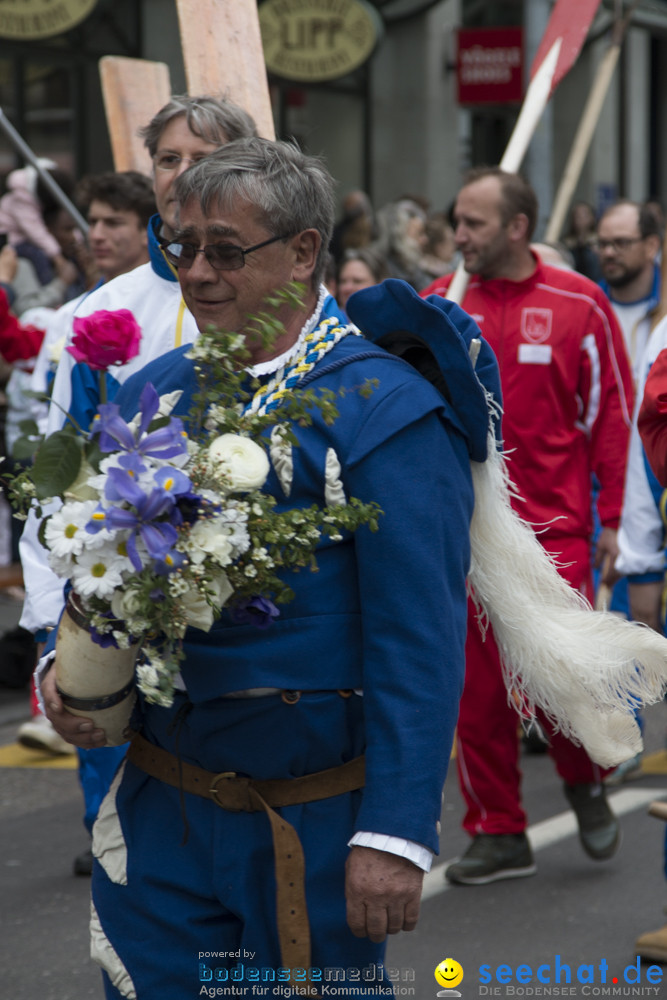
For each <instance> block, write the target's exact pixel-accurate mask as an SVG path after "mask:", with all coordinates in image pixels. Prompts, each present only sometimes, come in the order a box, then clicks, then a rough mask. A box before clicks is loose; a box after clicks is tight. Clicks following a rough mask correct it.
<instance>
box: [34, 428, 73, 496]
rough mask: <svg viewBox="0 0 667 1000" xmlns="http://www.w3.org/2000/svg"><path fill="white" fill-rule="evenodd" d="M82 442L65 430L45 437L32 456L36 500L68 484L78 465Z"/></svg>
mask: <svg viewBox="0 0 667 1000" xmlns="http://www.w3.org/2000/svg"><path fill="white" fill-rule="evenodd" d="M81 457H82V442H81V440H80V439H79V438H76V437H72V435H71V433H68V432H67V431H56V432H55V434H51V435H50V436H49V437H47V438H46V440H45V441H44V444H43V445H42V447H41V448H40V449H39V451H38V452H37V455H36V456H35V464H34V467H33V482H34V484H35V492H36V494H37V498H38V499H39V500H45V499H46V498H47V497H53V496H58V495H60V494H63V493H64V492H65V490H66V489H67V488H68V487H69V486H71V484H72V483H73V482H74V480H75V479H76V477H77V476H78V474H79V469H80V468H81Z"/></svg>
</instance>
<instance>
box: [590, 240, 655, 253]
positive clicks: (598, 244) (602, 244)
mask: <svg viewBox="0 0 667 1000" xmlns="http://www.w3.org/2000/svg"><path fill="white" fill-rule="evenodd" d="M643 239H644V237H643V236H619V237H618V239H616V240H596V241H595V249H596V250H597V252H598V253H602V252H603V251H604V250H613V251H614V252H615V253H623V252H624V251H625V250H629V249H630V247H631V246H632V244H633V243H641V242H642V240H643Z"/></svg>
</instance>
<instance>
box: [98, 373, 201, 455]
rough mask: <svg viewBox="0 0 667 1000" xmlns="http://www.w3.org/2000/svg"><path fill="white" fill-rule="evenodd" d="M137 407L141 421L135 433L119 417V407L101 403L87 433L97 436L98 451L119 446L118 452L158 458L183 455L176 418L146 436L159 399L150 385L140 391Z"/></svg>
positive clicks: (183, 442)
mask: <svg viewBox="0 0 667 1000" xmlns="http://www.w3.org/2000/svg"><path fill="white" fill-rule="evenodd" d="M139 405H140V412H141V420H140V421H139V428H138V430H137V431H136V432H135V431H134V430H133V429H132V428H131V427H130V425H129V424H128V423H126V422H125V421H124V420H123V418H122V417H121V416H120V407H119V406H118V405H117V404H116V403H103V404H102V405H101V406H99V407H98V408H97V416H96V417H95V420H94V423H93V427H92V430H91V434H99V436H100V437H99V444H100V450H101V451H103V452H110V451H117V450H118V446H119V445H120V448H121V450H122V451H126V452H131V453H136V454H138V455H142V456H143V455H146V456H150V457H151V458H161V459H167V458H175V457H176V455H183V454H186V453H187V440H186V436H185V432H184V430H183V421H182V420H180V419H179V418H178V417H170V419H169V422H168V423H167V424H166V425H165V426H164V427H160V428H158V429H157V430H155V431H151V432H150V434H149V433H147V431H148V428H149V427H150V425H151V421H152V420H153V418H154V416H155V415H156V413H157V411H158V409H159V406H160V397H159V396H158V394H157V392H156V390H155V387H154V386H153V385H152V384H151V383H150V382H147V383H146V385H145V386H144V388H143V390H142V392H141V396H140V398H139Z"/></svg>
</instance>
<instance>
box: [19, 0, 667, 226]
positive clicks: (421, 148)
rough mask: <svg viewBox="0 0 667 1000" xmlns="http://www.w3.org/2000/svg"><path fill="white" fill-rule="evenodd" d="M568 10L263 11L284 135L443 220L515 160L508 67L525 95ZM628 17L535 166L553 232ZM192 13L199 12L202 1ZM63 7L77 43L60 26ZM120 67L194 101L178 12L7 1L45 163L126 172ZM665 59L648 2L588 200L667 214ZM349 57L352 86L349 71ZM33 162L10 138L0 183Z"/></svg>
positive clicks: (161, 3)
mask: <svg viewBox="0 0 667 1000" xmlns="http://www.w3.org/2000/svg"><path fill="white" fill-rule="evenodd" d="M552 6H553V4H552V2H551V0H497V2H496V0H436V2H434V0H375V2H373V3H371V2H370V0H262V2H260V4H259V12H260V18H261V19H262V21H263V22H266V21H267V18H269V14H270V18H269V27H268V28H267V27H266V24H265V25H264V30H265V32H266V31H268V32H269V33H270V34H271V33H272V34H271V38H269V35H268V34H267V35H265V48H266V50H267V53H268V47H269V41H271V44H274V43H275V44H276V45H282V46H283V52H282V55H278V57H277V58H278V61H279V66H280V67H281V71H280V72H276V71H275V70H272V71H270V72H269V83H270V89H271V97H272V106H273V110H274V119H275V124H276V132H277V134H278V135H279V136H281V137H289V136H293V137H295V138H296V139H297V140H298V141H299V142H300V143H301V144H302V146H303V147H304V148H305V149H307V150H308V151H309V152H313V153H321V154H323V155H324V156H325V158H326V159H327V161H328V163H329V165H330V168H331V170H332V172H333V174H334V176H335V177H336V178H337V180H338V182H339V191H340V195H341V197H342V196H343V195H344V194H345V193H346V192H347V191H349V190H352V189H356V188H361V189H364V190H366V191H368V192H369V194H370V195H371V197H372V199H373V201H374V203H375V204H376V205H378V206H379V205H381V204H383V203H385V202H387V201H389V200H392V199H394V198H396V197H399V196H401V195H404V194H418V195H421V196H423V197H425V198H427V199H428V200H429V202H430V204H431V206H432V207H433V208H434V209H443V208H446V207H447V206H448V205H449V204H450V203H451V201H452V199H453V198H454V196H455V194H456V191H457V189H458V186H459V184H460V180H461V177H462V174H463V172H464V171H465V169H466V168H467V167H469V166H472V165H476V164H479V163H493V162H498V161H499V159H500V157H501V155H502V152H503V149H504V147H505V144H506V142H507V139H508V137H509V135H510V133H511V130H512V127H513V125H514V122H515V120H516V117H517V114H518V111H519V107H520V100H519V99H517V95H516V94H515V95H514V96H512V94H511V93H510V94H508V93H505V92H504V91H503V88H502V87H501V86H500V85H499V81H500V78H501V76H502V75H503V73H504V70H505V67H504V66H501V69H500V70H499V69H498V66H497V65H495V68H494V66H493V65H492V64H491V63H492V61H493V60H494V59H496V60H498V59H500V60H501V61H502V60H505V62H507V63H508V62H511V63H512V66H513V69H512V72H513V74H514V77H515V76H516V58H517V56H516V52H517V51H520V60H521V63H522V67H523V88H524V90H525V84H526V82H527V80H528V78H529V67H530V65H531V63H532V58H533V55H534V53H535V51H536V49H537V46H538V44H539V41H540V38H541V37H542V33H543V31H544V27H545V25H546V23H547V20H548V18H549V15H550V13H551V10H552ZM622 6H623V7H627V6H629V5H628V4H623V5H622ZM618 7H619V5H618V4H617V3H616V2H614V0H603V2H602V3H601V6H600V9H599V11H598V14H597V15H596V19H595V21H594V24H593V27H592V29H591V32H590V34H589V37H588V39H587V42H586V44H585V46H584V49H583V50H582V53H581V56H580V58H579V60H578V61H577V64H576V65H575V67H574V69H573V70H572V71H571V72H570V74H569V75H568V76H567V77H566V78H565V80H564V81H563V82H562V83H561V85H560V87H559V88H558V90H557V92H556V94H555V96H554V98H553V100H552V102H551V103H550V105H549V107H548V109H547V112H546V113H545V115H544V117H543V119H542V121H541V123H540V125H539V127H538V129H537V132H536V134H535V137H534V139H533V141H532V143H531V146H530V149H529V151H528V154H527V156H526V160H525V162H524V167H523V169H524V172H525V173H526V174H527V176H528V177H529V179H530V180H531V181H532V183H533V184H534V186H535V187H536V189H537V191H538V194H539V198H540V204H541V212H542V219H541V221H542V223H544V222H545V221H546V219H548V217H549V213H550V209H551V205H552V203H553V198H554V195H555V192H556V190H557V187H558V183H559V180H560V177H561V175H562V173H563V169H564V166H565V163H566V160H567V156H568V153H569V150H570V147H571V144H572V140H573V138H574V135H575V131H576V128H577V125H578V123H579V119H580V116H581V111H582V109H583V106H584V103H585V99H586V95H587V94H588V92H589V90H590V87H591V85H592V82H593V79H594V76H595V72H596V69H597V67H598V65H599V63H600V60H601V58H602V56H603V55H604V52H605V51H606V49H607V47H608V45H609V43H610V33H611V27H612V24H613V18H614V14H615V12H617V8H618ZM192 8H193V16H196V11H197V0H192ZM262 8H265V10H264V11H262ZM364 8H365V10H364ZM61 9H62V15H61V16H62V19H63V20H62V24H63V25H64V30H60V27H59V22H58V18H57V17H56V10H58V11H60V10H61ZM47 15H48V17H49V18H50V19H51V20H50V22H49V21H47ZM21 17H22V18H23V21H21V20H20V18H21ZM31 18H32V20H31ZM67 18H69V21H68V20H67ZM371 23H372V25H373V28H372V29H371V28H369V24H371ZM461 29H465V30H466V31H467V32H475V31H476V32H483V33H484V34H483V35H480V36H479V37H480V38H483V39H487V42H485V43H484V44H483V45H477V47H475V45H476V43H475V37H476V36H475V35H469V36H468V38H472V42H471V48H470V49H469V50H468V55H467V56H466V58H467V60H468V63H467V65H468V66H471V67H472V69H470V70H469V72H468V75H467V77H466V80H467V82H470V81H471V80H472V82H473V83H474V82H475V81H480V80H481V81H483V79H484V78H485V77H487V78H488V79H487V82H489V83H490V86H487V88H486V91H485V92H484V93H482V95H481V96H482V99H481V100H477V99H476V98H475V95H474V92H473V94H472V99H471V96H470V93H468V94H467V97H466V99H465V100H462V99H461V97H462V93H461V87H462V83H465V82H466V81H463V80H462V73H461V70H462V67H461V59H460V58H459V43H460V41H461V39H460V36H459V32H460V31H461ZM371 30H373V31H375V37H374V39H373V43H372V45H370V47H369V44H368V32H369V31H371ZM54 31H55V32H56V33H54ZM507 31H510V32H511V34H509V35H505V34H503V32H507ZM36 32H37V37H36ZM39 32H42V34H39ZM44 32H45V33H44ZM517 32H518V35H519V38H520V42H519V43H517V44H519V45H520V49H519V50H517V48H516V44H515V42H512V45H511V46H509V47H508V46H505V48H504V49H503V54H500V55H498V45H497V44H496V43H495V41H494V36H497V37H498V38H500V39H501V40H502V39H503V38H506V37H507V38H510V37H511V38H513V39H515V41H516V37H517ZM489 38H490V39H491V41H490V42H489V41H488V40H489ZM487 43H488V44H487ZM498 44H500V43H498ZM503 44H504V43H503ZM336 46H337V47H336ZM364 47H365V49H364ZM334 50H335V53H334ZM366 50H368V51H366ZM494 50H495V52H494ZM325 51H326V52H327V53H334V55H332V56H331V58H328V60H327V61H326V63H325V61H324V60H323V59H321V60H320V62H321V63H322V65H321V66H319V67H318V66H316V65H315V62H316V61H317V60H316V59H315V55H314V54H315V53H316V52H318V53H319V54H320V56H321V55H322V53H323V52H325ZM490 52H491V54H489V53H490ZM508 53H509V55H508ZM109 54H116V55H125V56H132V57H137V58H145V59H150V60H154V61H159V62H165V63H166V64H167V65H168V66H169V70H170V77H171V88H172V92H174V93H182V92H183V91H184V90H185V74H184V69H183V61H182V57H181V52H180V40H179V30H178V19H177V14H176V9H175V2H174V0H21V3H20V4H19V3H18V0H0V109H1V110H2V111H3V112H4V115H5V116H6V117H7V118H8V119H9V120H10V121H11V122H12V124H13V125H14V126H15V127H16V128H17V129H18V131H19V132H20V134H21V135H22V136H23V138H24V139H25V140H26V141H27V143H28V144H29V146H30V147H31V148H32V150H33V151H34V152H35V153H36V154H37V155H39V156H45V157H49V158H51V159H53V160H54V161H55V162H57V163H58V165H59V166H62V167H64V168H65V169H68V170H70V171H71V172H72V173H73V174H74V175H75V176H81V175H82V174H84V173H90V172H98V171H101V170H106V169H110V168H111V167H112V158H111V150H110V145H109V140H108V136H107V132H106V124H105V118H104V109H103V102H102V94H101V88H100V82H99V69H98V64H99V59H100V57H101V56H104V55H109ZM666 56H667V3H665V2H663V0H640V3H639V5H638V6H637V8H636V9H635V10H634V12H633V15H632V23H631V27H630V28H629V30H628V33H627V35H626V39H625V42H624V45H623V49H622V54H621V58H620V62H619V65H618V67H617V70H616V72H615V75H614V78H613V81H612V84H611V87H610V90H609V93H608V95H607V98H606V100H605V103H604V107H603V110H602V115H601V118H600V121H599V123H598V126H597V129H596V132H595V135H594V138H593V141H592V144H591V148H590V151H589V153H588V155H587V157H586V161H585V164H584V168H583V171H582V175H581V178H580V180H579V182H578V185H577V189H576V192H575V197H576V198H581V199H584V200H587V201H589V202H591V203H592V204H593V205H594V206H595V207H596V208H597V209H600V208H601V207H603V206H604V205H605V204H606V203H607V202H608V201H609V200H610V199H612V198H614V197H616V196H619V195H623V196H627V197H631V198H635V199H648V198H656V199H658V200H660V201H661V202H662V203H663V204H665V202H667V138H666V137H667V128H665V127H664V125H665V124H666V123H665V122H664V121H663V119H664V118H665V116H667V108H665V106H664V104H665V102H663V101H662V100H661V99H660V98H661V95H662V94H663V93H664V92H665V89H664V87H663V77H664V75H665V74H666V73H667V58H666ZM288 57H289V58H288ZM296 57H298V58H296ZM311 57H312V58H311ZM361 57H363V61H361V62H360V63H359V64H358V65H352V67H351V68H350V67H349V60H350V59H351V60H352V62H354V59H355V58H357V59H358V58H361ZM267 59H268V55H267ZM289 59H292V61H296V62H298V63H300V65H301V66H302V67H303V66H305V67H306V71H305V74H304V77H305V78H302V79H299V78H294V77H289V78H288V77H287V76H283V75H281V74H282V73H283V72H286V71H287V70H286V69H285V67H286V66H287V63H288V61H289ZM281 60H282V61H281ZM336 60H339V61H340V66H341V72H342V75H335V63H336ZM346 60H348V63H346ZM323 66H324V69H322V67H323ZM332 67H333V68H332ZM480 67H481V68H480ZM501 71H502V72H501ZM290 72H291V71H290ZM298 72H299V71H298V69H297V75H298ZM318 72H320V77H318ZM322 72H324V73H325V76H326V74H327V73H328V74H329V76H328V77H327V78H321V73H322ZM332 74H334V75H332ZM494 74H495V75H494ZM520 82H521V81H520ZM464 90H465V87H464ZM473 90H474V88H473ZM519 96H520V95H519ZM20 162H21V160H20V157H17V154H16V152H15V150H14V148H13V146H12V144H11V142H9V140H7V139H6V138H5V136H4V135H3V134H0V173H1V174H2V175H4V174H6V173H7V172H8V171H9V170H10V169H12V168H13V167H14V166H16V165H18V164H19V163H20Z"/></svg>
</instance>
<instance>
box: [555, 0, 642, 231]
mask: <svg viewBox="0 0 667 1000" xmlns="http://www.w3.org/2000/svg"><path fill="white" fill-rule="evenodd" d="M638 2H639V0H633V3H632V4H631V5H630V8H629V10H628V11H627V13H626V15H625V17H624V18H623V19H621V18H617V20H616V22H615V24H614V30H613V34H612V41H611V45H610V46H609V48H608V49H607V51H606V52H605V54H604V57H603V59H602V61H601V62H600V65H599V66H598V68H597V72H596V74H595V79H594V80H593V86H592V87H591V89H590V92H589V94H588V97H587V99H586V104H585V105H584V111H583V114H582V116H581V120H580V122H579V127H578V128H577V132H576V135H575V137H574V142H573V143H572V149H571V150H570V155H569V157H568V160H567V163H566V165H565V170H564V171H563V176H562V178H561V182H560V184H559V186H558V191H557V193H556V199H555V201H554V205H553V208H552V210H551V218H550V219H549V224H548V226H547V229H546V232H545V234H544V240H545V242H546V243H553V242H554V241H555V240H557V239H558V238H559V237H560V234H561V231H562V229H563V226H564V224H565V216H566V214H567V210H568V208H569V207H570V202H571V201H572V196H573V194H574V191H575V188H576V186H577V184H578V183H579V178H580V177H581V171H582V169H583V166H584V162H585V160H586V156H587V155H588V150H589V149H590V145H591V142H592V140H593V135H594V133H595V129H596V127H597V123H598V121H599V120H600V114H601V113H602V106H603V104H604V101H605V98H606V96H607V93H608V91H609V87H610V85H611V81H612V79H613V77H614V72H615V70H616V66H617V64H618V59H619V56H620V54H621V49H622V47H623V39H624V38H625V34H626V32H627V30H628V27H629V25H630V19H631V17H632V14H633V11H634V9H635V7H636V6H637V3H638Z"/></svg>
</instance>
